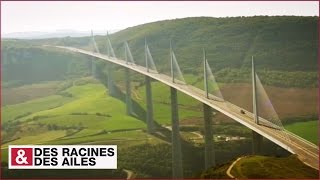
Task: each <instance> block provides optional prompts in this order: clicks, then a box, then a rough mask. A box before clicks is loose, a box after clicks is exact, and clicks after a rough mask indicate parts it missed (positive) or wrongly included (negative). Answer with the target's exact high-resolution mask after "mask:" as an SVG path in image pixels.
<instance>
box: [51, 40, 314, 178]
mask: <svg viewBox="0 0 320 180" xmlns="http://www.w3.org/2000/svg"><path fill="white" fill-rule="evenodd" d="M92 40H93V45H94V49H95V52H91V51H87V50H83V49H78V48H74V47H66V46H51V47H55V48H60V49H64V50H67V51H70V52H74V53H80V54H84V55H87V56H91V57H95V58H98V59H101V60H105V61H106V62H107V63H109V64H114V65H118V66H121V67H124V68H125V73H126V76H125V78H126V103H127V113H128V114H129V115H130V114H131V113H132V108H131V79H130V71H134V72H137V73H139V74H141V75H144V76H145V81H146V101H147V102H146V104H147V127H148V132H150V133H152V132H153V131H154V127H153V105H152V87H151V79H154V80H157V81H159V82H161V83H163V84H166V85H167V86H169V87H170V89H171V115H172V116H171V117H172V127H171V129H172V152H173V153H172V154H173V167H172V168H173V177H175V178H181V177H182V176H183V169H182V156H181V144H180V134H179V114H178V102H177V91H180V92H182V93H184V94H186V95H188V96H191V97H193V98H194V99H197V100H198V101H200V102H202V103H203V113H204V126H205V136H204V139H205V167H206V168H209V167H211V166H214V165H215V155H214V146H213V136H212V129H211V118H212V109H215V110H216V111H219V112H221V113H223V114H224V115H226V116H228V117H230V118H232V119H233V120H235V121H237V122H239V123H241V124H242V125H244V126H246V127H248V128H250V129H251V130H252V135H253V151H254V153H258V152H259V151H260V148H261V143H262V138H263V137H264V138H267V139H269V140H270V141H272V142H274V143H275V144H277V145H279V146H280V147H282V148H284V149H286V150H287V151H289V152H290V153H292V154H296V155H297V156H298V158H299V159H300V160H301V161H302V162H304V163H305V164H307V165H309V166H311V167H313V168H315V169H318V170H319V148H318V146H316V145H314V144H312V143H310V142H308V141H307V140H305V139H303V138H301V137H299V136H297V135H295V134H293V133H291V132H289V131H287V130H285V129H284V128H283V126H282V124H281V121H280V120H279V119H278V117H277V116H275V115H273V116H271V117H270V118H269V119H268V118H263V117H261V116H260V114H259V112H260V109H259V108H260V107H263V106H259V103H260V102H259V100H260V99H259V96H260V95H259V93H260V94H262V95H261V96H263V95H264V97H267V96H266V93H265V92H264V90H261V88H263V87H262V86H261V83H260V80H259V78H258V76H257V75H256V73H255V67H254V61H253V60H252V84H253V113H251V112H249V111H247V110H244V109H243V108H241V107H239V106H237V105H235V104H232V103H231V102H228V101H225V100H224V99H223V97H222V94H221V92H220V90H219V88H218V86H217V84H216V82H215V80H214V77H213V75H212V72H211V69H210V67H209V64H208V63H207V59H206V55H205V51H204V63H203V65H204V84H205V88H204V89H205V90H202V89H199V88H197V87H194V86H191V85H188V84H187V83H185V82H184V79H183V76H182V73H181V71H180V68H179V65H178V63H177V60H176V57H175V55H174V52H173V50H172V48H171V47H170V58H171V61H170V62H171V76H169V75H165V74H161V73H158V71H157V69H156V67H155V64H154V62H153V59H152V56H151V53H150V50H149V47H148V45H147V43H145V63H146V64H145V66H141V65H137V64H135V61H134V60H133V57H132V54H131V52H130V49H129V46H128V44H127V42H125V43H124V47H125V48H124V49H125V60H122V59H119V58H116V57H115V54H114V51H113V48H112V46H111V42H110V40H109V38H108V39H107V40H108V42H107V44H108V46H107V48H108V49H107V52H108V54H107V55H105V54H101V53H100V52H99V50H98V47H97V45H96V43H95V41H94V38H93V35H92ZM170 44H171V43H170ZM170 46H171V45H170ZM109 73H110V74H109ZM111 74H112V68H109V69H108V89H109V92H112V89H113V88H112V86H113V82H112V76H111ZM109 75H110V76H109ZM210 82H213V83H214V86H213V87H212V86H210ZM259 85H260V86H259ZM261 92H262V93H261ZM267 105H268V106H269V105H270V102H268V103H267ZM258 107H259V108H258ZM271 109H272V110H274V109H273V107H272V108H271Z"/></svg>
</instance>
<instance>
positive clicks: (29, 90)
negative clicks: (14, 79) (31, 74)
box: [1, 81, 61, 106]
mask: <svg viewBox="0 0 320 180" xmlns="http://www.w3.org/2000/svg"><path fill="white" fill-rule="evenodd" d="M60 83H61V82H60V81H49V82H43V83H38V84H29V85H23V86H20V87H16V88H3V89H2V91H1V95H2V99H1V100H2V102H1V103H2V106H4V105H11V104H17V103H22V102H25V101H30V100H32V99H36V98H40V97H45V96H50V95H53V94H54V93H55V92H56V90H57V87H58V85H59V84H60Z"/></svg>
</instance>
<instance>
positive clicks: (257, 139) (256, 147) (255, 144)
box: [252, 131, 263, 155]
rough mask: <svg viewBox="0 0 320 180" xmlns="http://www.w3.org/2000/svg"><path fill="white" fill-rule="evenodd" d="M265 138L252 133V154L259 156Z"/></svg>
mask: <svg viewBox="0 0 320 180" xmlns="http://www.w3.org/2000/svg"><path fill="white" fill-rule="evenodd" d="M262 140H263V137H262V136H261V135H260V134H258V133H256V132H255V131H252V154H254V155H257V154H260V153H261V146H262Z"/></svg>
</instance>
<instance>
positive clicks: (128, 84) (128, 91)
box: [125, 68, 132, 115]
mask: <svg viewBox="0 0 320 180" xmlns="http://www.w3.org/2000/svg"><path fill="white" fill-rule="evenodd" d="M125 73H126V104H127V115H131V114H132V99H131V77H130V71H129V69H128V68H126V69H125Z"/></svg>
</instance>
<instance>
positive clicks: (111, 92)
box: [107, 63, 115, 96]
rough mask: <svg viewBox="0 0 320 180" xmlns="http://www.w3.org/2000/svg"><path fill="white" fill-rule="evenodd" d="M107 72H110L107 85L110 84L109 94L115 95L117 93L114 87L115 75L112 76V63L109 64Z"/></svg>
mask: <svg viewBox="0 0 320 180" xmlns="http://www.w3.org/2000/svg"><path fill="white" fill-rule="evenodd" d="M107 72H108V83H107V86H108V90H109V95H110V96H114V95H115V89H114V84H113V77H112V74H113V70H112V65H111V64H110V63H109V64H108V65H107Z"/></svg>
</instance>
